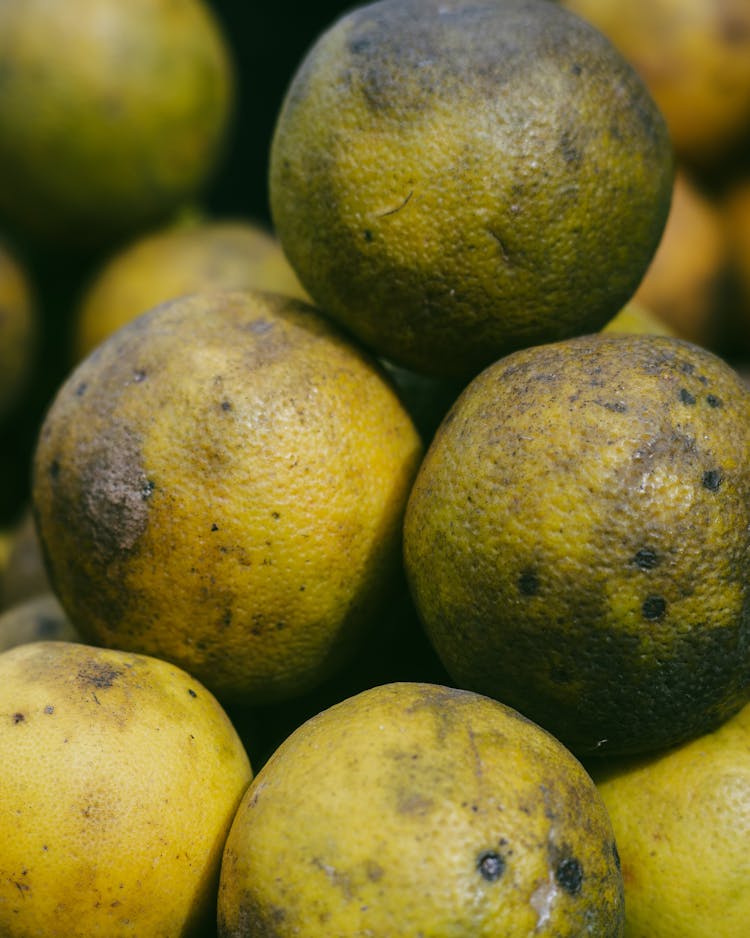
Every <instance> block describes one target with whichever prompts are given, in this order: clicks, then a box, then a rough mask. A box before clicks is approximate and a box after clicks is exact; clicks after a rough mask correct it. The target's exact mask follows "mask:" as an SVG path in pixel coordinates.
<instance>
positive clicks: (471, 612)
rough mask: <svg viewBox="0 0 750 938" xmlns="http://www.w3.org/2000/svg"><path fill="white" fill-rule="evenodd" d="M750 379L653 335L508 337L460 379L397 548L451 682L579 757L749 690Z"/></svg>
mask: <svg viewBox="0 0 750 938" xmlns="http://www.w3.org/2000/svg"><path fill="white" fill-rule="evenodd" d="M749 447H750V391H749V390H748V387H747V385H746V384H745V382H744V381H743V380H742V378H741V377H740V375H739V374H737V372H736V371H735V370H734V369H732V368H731V367H730V366H729V365H728V364H727V363H726V362H724V361H723V360H722V359H720V358H719V357H718V356H716V355H714V354H713V353H711V352H709V351H708V350H705V349H702V348H700V347H698V346H695V345H692V344H690V343H688V342H685V341H683V340H680V339H677V338H674V337H666V336H657V335H632V334H631V335H628V334H620V335H617V334H603V333H599V334H594V335H590V336H581V337H578V338H575V339H570V340H566V341H563V342H558V343H551V344H548V345H544V346H536V347H533V348H530V349H525V350H523V351H520V352H516V353H514V354H512V355H510V356H507V357H505V358H504V359H501V360H499V361H498V362H496V363H495V364H494V365H492V366H490V367H489V368H487V369H485V371H484V372H482V373H481V374H480V375H479V376H478V377H477V378H475V379H474V380H473V381H472V382H471V383H470V384H469V385H468V387H467V388H466V389H465V390H464V392H463V393H462V395H461V396H460V397H459V399H458V400H457V402H456V403H455V404H454V405H453V407H452V408H451V410H450V411H449V412H448V414H447V416H446V417H445V418H444V420H443V422H442V424H441V426H440V427H439V428H438V431H437V433H436V435H435V437H434V439H433V442H432V445H431V446H430V448H429V450H428V452H427V454H426V456H425V458H424V460H423V462H422V464H421V466H420V470H419V473H418V474H417V478H416V480H415V483H414V485H413V487H412V489H411V493H410V496H409V502H408V505H407V511H406V516H405V521H404V559H405V565H406V570H407V575H408V578H409V582H410V586H411V589H412V594H413V596H414V600H415V604H416V606H417V610H418V612H419V614H420V617H421V619H422V621H423V623H424V625H425V628H426V630H427V634H428V636H429V638H430V640H431V642H432V643H433V645H434V647H435V649H436V651H437V653H438V655H439V657H440V658H441V660H442V662H443V665H444V666H445V668H446V670H447V671H448V672H449V674H450V675H451V678H452V680H453V681H455V682H456V683H457V685H458V686H461V687H468V688H470V689H472V690H475V691H478V692H481V693H485V694H489V695H490V696H493V697H496V698H497V699H499V700H502V701H504V702H506V703H508V704H510V705H511V706H514V707H516V708H517V709H518V710H520V711H521V712H522V713H524V714H525V715H526V716H528V717H530V718H531V719H533V720H535V721H536V722H538V723H540V724H541V725H542V726H544V727H545V728H546V729H548V730H550V732H552V733H554V734H555V735H556V736H557V737H558V738H560V739H561V740H562V741H563V742H564V743H565V744H566V745H568V746H569V747H570V748H571V749H572V750H573V751H574V752H576V753H577V754H578V755H579V756H581V757H583V756H587V757H588V756H594V755H599V756H609V755H617V754H624V753H638V752H648V751H654V750H658V749H660V748H663V747H666V746H670V745H675V744H677V743H680V742H682V741H684V740H685V739H689V738H691V737H693V736H696V735H700V734H701V733H704V732H707V731H709V730H710V729H711V728H713V727H714V726H716V725H717V724H719V723H720V722H721V721H722V720H724V719H726V718H727V717H729V716H731V715H732V714H733V713H734V712H736V711H737V710H738V709H739V708H740V707H742V706H743V705H744V703H745V702H746V701H747V700H748V697H749V696H750V655H749V654H748V648H749V647H750V645H749V644H748V639H749V638H750V634H749V632H748V629H749V628H750V625H749V623H748V618H747V615H746V609H747V602H748V595H747V590H748V583H750V566H749V565H750V507H749V506H750V464H748V459H747V454H748V451H749Z"/></svg>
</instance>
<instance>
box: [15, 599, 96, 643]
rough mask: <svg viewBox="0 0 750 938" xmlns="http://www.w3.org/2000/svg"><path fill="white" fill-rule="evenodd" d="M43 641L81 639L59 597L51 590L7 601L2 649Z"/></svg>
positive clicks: (75, 640) (73, 640)
mask: <svg viewBox="0 0 750 938" xmlns="http://www.w3.org/2000/svg"><path fill="white" fill-rule="evenodd" d="M40 641H56V642H57V641H60V642H77V641H80V636H79V635H78V632H77V631H76V629H75V627H74V626H73V624H72V623H71V621H70V620H69V619H68V617H67V616H66V615H65V611H64V610H63V608H62V606H61V605H60V602H59V600H58V599H57V597H56V596H55V595H54V594H53V593H49V592H48V593H39V594H38V595H36V596H32V597H30V598H28V599H24V600H22V601H20V602H17V603H13V604H11V605H8V606H7V607H5V608H3V610H2V612H0V651H5V650H6V649H8V648H15V646H16V645H25V644H26V643H27V642H40Z"/></svg>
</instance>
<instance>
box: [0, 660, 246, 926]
mask: <svg viewBox="0 0 750 938" xmlns="http://www.w3.org/2000/svg"><path fill="white" fill-rule="evenodd" d="M250 778H251V770H250V764H249V762H248V759H247V755H246V753H245V750H244V749H243V747H242V745H241V743H240V741H239V737H238V736H237V734H236V733H235V731H234V729H233V727H232V724H231V723H230V722H229V720H228V718H227V716H226V714H225V713H224V711H223V710H222V709H221V707H220V706H219V705H218V703H217V702H216V700H215V699H214V698H213V697H212V696H211V695H210V694H209V692H208V691H207V690H206V689H205V688H203V687H201V685H200V684H199V683H198V682H197V681H195V680H194V679H193V678H192V677H191V676H190V675H188V674H186V673H185V672H184V671H181V670H179V669H178V668H175V667H174V666H172V665H170V664H167V663H166V662H164V661H158V660H156V659H153V658H147V657H144V656H140V655H132V654H127V653H125V652H121V651H111V650H105V649H99V648H90V647H88V646H86V645H80V644H74V643H71V642H34V643H31V644H26V645H20V646H18V647H17V648H13V649H11V650H10V651H6V652H4V653H3V654H1V655H0V839H2V843H3V849H2V855H1V856H0V873H1V874H2V875H0V934H2V935H3V936H4V938H28V936H30V935H65V936H67V938H124V936H132V935H144V936H145V935H159V936H162V938H171V936H173V938H186V936H188V935H194V936H196V938H198V936H203V935H206V934H208V933H209V932H208V930H207V929H208V928H209V927H210V926H211V925H212V924H213V921H214V918H215V914H216V913H215V910H216V889H217V879H218V873H219V866H220V861H221V854H222V850H223V847H224V841H225V838H226V835H227V831H228V830H229V825H230V823H231V821H232V818H233V815H234V812H235V810H236V808H237V805H238V803H239V801H240V798H241V797H242V795H243V793H244V791H245V789H246V787H247V785H248V783H249V781H250Z"/></svg>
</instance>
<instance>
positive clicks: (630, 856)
mask: <svg viewBox="0 0 750 938" xmlns="http://www.w3.org/2000/svg"><path fill="white" fill-rule="evenodd" d="M594 779H595V781H597V783H598V787H599V791H600V792H601V795H602V797H603V799H604V802H605V804H606V806H607V808H608V811H609V815H610V817H611V819H612V824H613V826H614V829H615V837H616V840H617V845H618V848H619V851H620V855H621V857H622V873H623V879H624V883H625V904H626V926H625V935H626V936H627V938H707V936H709V935H710V936H711V938H737V936H738V935H742V934H744V932H745V930H746V928H747V923H748V921H750V892H748V888H747V884H748V882H750V857H748V851H747V843H748V837H749V836H750V706H745V707H744V708H743V709H742V710H741V711H740V712H739V713H738V714H737V715H736V716H734V717H732V718H731V719H730V720H728V721H727V722H726V723H724V724H722V725H721V726H720V727H719V728H718V729H716V730H714V731H713V732H712V733H709V734H707V735H705V736H701V737H699V738H698V739H695V740H692V741H691V742H689V743H684V744H683V745H682V746H679V747H677V748H675V749H670V750H668V751H667V752H664V753H659V754H657V755H654V756H651V757H649V758H640V759H639V760H637V761H629V762H626V763H625V764H623V765H616V766H615V767H607V768H602V769H601V770H600V771H599V772H597V773H596V774H595V775H594Z"/></svg>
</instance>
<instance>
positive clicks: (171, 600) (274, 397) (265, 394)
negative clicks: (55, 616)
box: [32, 292, 422, 703]
mask: <svg viewBox="0 0 750 938" xmlns="http://www.w3.org/2000/svg"><path fill="white" fill-rule="evenodd" d="M421 455H422V446H421V442H420V439H419V436H418V434H417V431H416V429H415V427H414V425H413V423H412V421H411V419H410V418H409V416H408V414H407V412H406V411H405V409H404V407H403V406H402V404H401V402H400V401H399V399H398V397H397V395H396V393H395V391H394V389H393V387H392V386H391V385H390V383H389V382H388V381H387V380H386V378H385V375H384V373H383V372H382V371H381V370H380V369H379V368H378V367H377V365H376V364H375V363H374V362H373V361H372V360H371V359H370V358H369V357H368V356H366V355H364V354H363V353H361V352H360V350H359V349H358V348H357V347H356V346H355V345H353V344H352V343H351V341H349V340H348V339H347V338H345V337H343V336H341V335H340V334H339V333H338V332H337V331H335V330H334V328H333V327H332V326H331V325H330V324H329V323H328V322H327V321H326V320H325V319H324V318H323V317H322V316H320V315H319V314H318V312H317V311H316V310H315V309H313V308H312V307H310V306H308V305H307V304H305V303H303V302H301V301H298V300H294V299H291V298H288V297H282V296H281V295H278V294H270V293H267V294H262V293H251V292H243V293H239V292H238V293H210V294H209V293H207V294H194V295H193V296H189V297H183V298H181V299H178V300H174V301H172V302H171V303H167V304H164V305H161V306H158V307H156V308H155V309H153V310H151V311H150V312H148V313H145V314H144V315H142V316H140V317H138V319H136V320H134V321H132V322H130V323H128V324H127V325H126V326H123V327H122V328H121V329H120V330H119V331H118V332H116V333H115V334H114V335H112V336H110V337H109V339H106V340H105V341H104V342H103V343H102V344H101V345H99V346H98V347H97V349H96V350H95V351H94V352H93V353H92V354H91V355H90V356H89V357H88V358H87V359H85V360H84V361H83V362H81V364H80V365H79V366H78V367H77V368H76V369H75V370H74V371H73V372H72V374H71V375H70V377H69V378H68V380H67V381H66V382H65V384H64V385H63V386H62V388H61V389H60V390H59V392H58V394H57V396H56V398H55V400H54V402H53V403H52V406H51V408H50V410H49V411H48V414H47V417H46V419H45V421H44V424H43V426H42V428H41V433H40V436H39V440H38V444H37V448H36V452H35V456H34V473H33V483H32V485H33V498H34V504H35V509H36V517H37V528H38V532H39V536H40V539H41V542H42V548H43V551H44V553H45V555H46V558H47V564H48V569H49V574H50V579H51V581H52V583H53V584H54V588H55V591H56V592H57V594H58V595H59V597H60V600H61V602H62V604H63V607H64V608H65V609H66V611H67V612H68V614H69V615H70V617H71V619H72V620H73V621H74V622H75V623H76V625H77V626H78V628H79V629H80V630H81V632H82V634H83V635H84V636H87V637H88V640H90V641H92V642H93V643H95V644H103V645H108V646H113V647H120V648H126V649H130V650H134V651H140V652H143V653H146V654H153V655H156V656H157V657H162V658H165V659H167V660H169V661H174V662H175V663H177V664H179V665H180V666H181V667H184V668H185V669H186V670H187V671H190V673H192V674H195V675H196V676H197V677H198V678H199V679H201V680H202V681H203V682H204V683H206V684H207V686H209V687H210V688H211V690H213V691H214V692H215V693H217V695H218V696H220V697H221V698H222V699H224V698H226V697H231V698H232V699H235V698H237V699H242V700H243V701H245V702H257V703H259V702H263V701H268V700H271V699H278V698H282V697H287V696H291V695H294V694H298V693H301V692H302V691H304V690H306V689H308V688H309V687H312V686H313V685H315V684H316V683H318V682H319V681H320V680H322V679H323V677H325V676H327V675H328V674H330V673H331V672H332V671H333V670H335V669H336V668H337V667H338V666H340V665H341V664H342V663H343V661H344V660H345V658H346V657H347V655H349V654H350V653H351V652H352V650H353V648H354V647H355V646H356V644H357V643H358V641H359V639H360V637H361V635H362V634H363V632H364V631H365V630H366V628H367V627H368V626H369V625H370V624H374V622H375V621H376V619H377V616H378V614H379V606H380V603H381V602H385V601H386V598H387V594H388V591H389V589H390V586H391V583H392V582H393V581H394V579H395V578H396V577H397V575H398V573H399V571H400V561H401V552H400V547H401V522H402V517H403V511H404V507H405V503H406V498H407V496H408V492H409V488H410V486H411V483H412V481H413V478H414V475H415V473H416V469H417V466H418V463H419V460H420V458H421Z"/></svg>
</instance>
